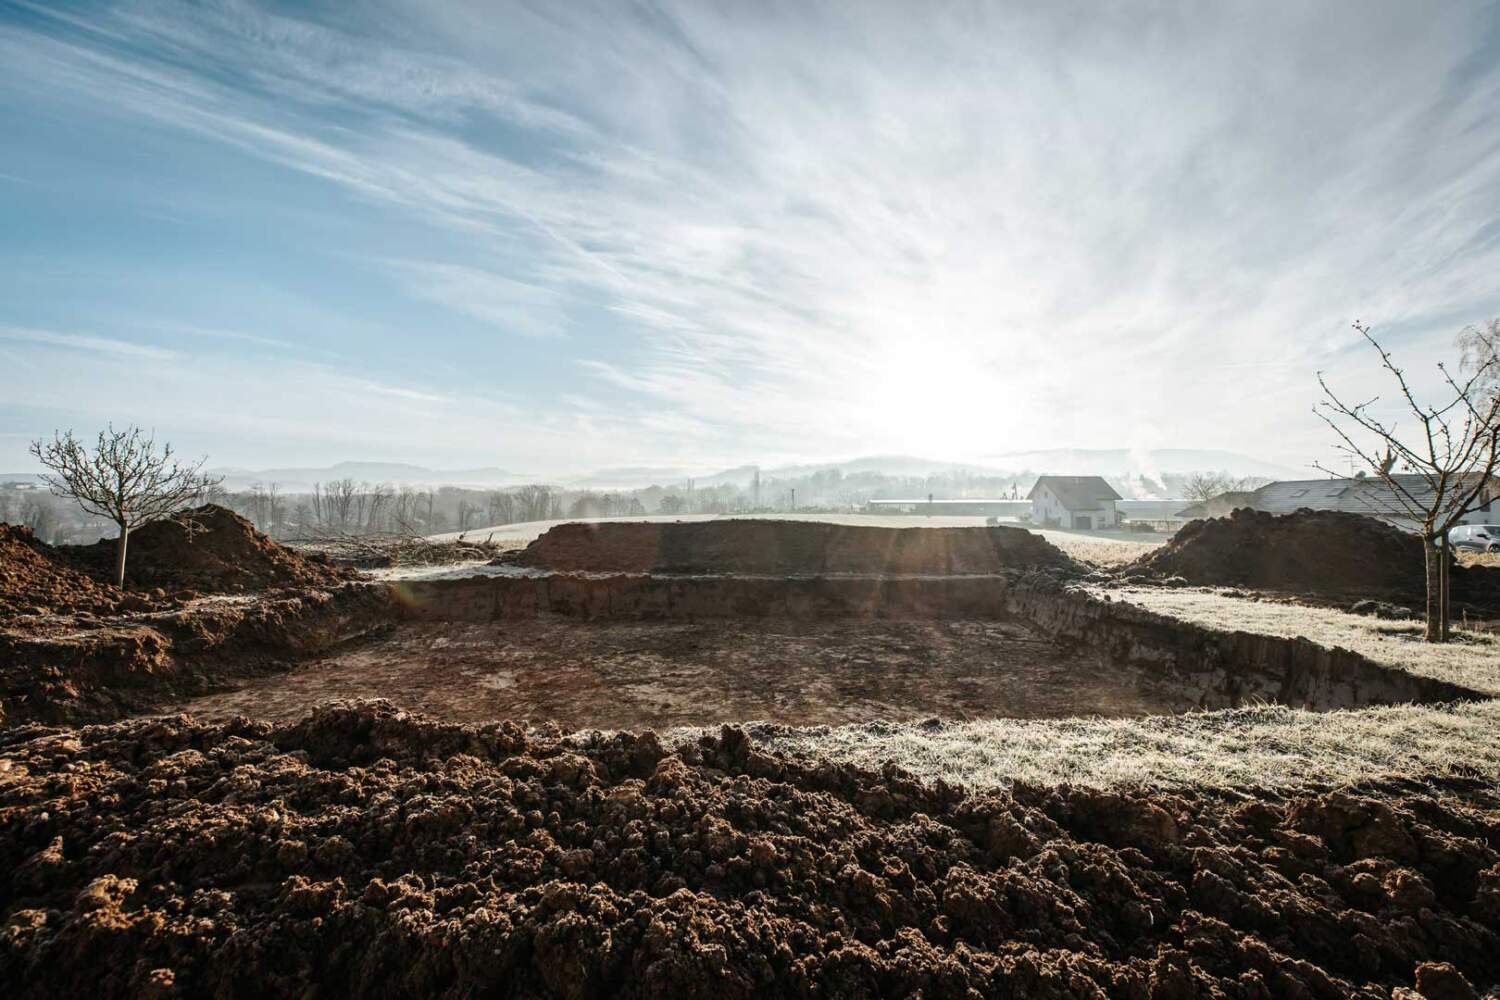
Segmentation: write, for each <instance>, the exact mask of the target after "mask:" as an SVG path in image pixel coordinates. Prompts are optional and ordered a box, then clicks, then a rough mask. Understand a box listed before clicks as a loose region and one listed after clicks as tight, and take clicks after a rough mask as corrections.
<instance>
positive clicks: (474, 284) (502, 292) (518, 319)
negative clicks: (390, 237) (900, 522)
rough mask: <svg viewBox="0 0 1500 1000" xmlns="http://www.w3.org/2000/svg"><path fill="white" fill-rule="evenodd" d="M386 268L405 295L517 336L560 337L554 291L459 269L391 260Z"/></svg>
mask: <svg viewBox="0 0 1500 1000" xmlns="http://www.w3.org/2000/svg"><path fill="white" fill-rule="evenodd" d="M388 266H389V267H390V268H391V269H392V270H393V271H395V272H396V273H397V274H398V275H400V276H401V278H402V279H403V284H404V286H405V287H406V289H407V291H408V292H410V294H412V295H415V296H417V297H418V298H422V299H426V300H428V301H429V302H435V303H437V304H438V305H440V306H443V307H445V308H447V309H451V310H453V311H454V312H458V313H463V314H465V315H467V316H471V317H473V318H474V319H477V320H480V321H482V322H484V323H486V324H488V325H490V326H492V327H495V328H496V329H498V330H501V331H503V332H506V333H514V334H518V335H520V336H523V337H556V336H560V335H562V333H563V322H562V306H563V295H562V293H561V292H560V291H558V290H556V289H552V288H548V287H545V286H542V285H537V284H530V283H527V282H524V281H516V280H514V279H512V278H509V277H506V276H504V275H501V274H496V273H494V272H493V271H486V270H483V269H481V268H477V267H469V266H466V265H462V264H447V263H435V262H431V261H413V260H397V261H390V262H388Z"/></svg>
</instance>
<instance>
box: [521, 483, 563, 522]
mask: <svg viewBox="0 0 1500 1000" xmlns="http://www.w3.org/2000/svg"><path fill="white" fill-rule="evenodd" d="M554 505H557V506H561V497H554V496H553V494H552V488H551V487H550V486H543V485H541V484H540V483H530V484H528V485H526V486H522V487H521V488H520V489H518V490H516V508H517V509H516V515H517V516H518V517H519V518H520V519H521V520H522V521H545V520H547V519H548V518H549V517H561V516H562V512H561V511H560V510H559V511H557V513H553V510H554Z"/></svg>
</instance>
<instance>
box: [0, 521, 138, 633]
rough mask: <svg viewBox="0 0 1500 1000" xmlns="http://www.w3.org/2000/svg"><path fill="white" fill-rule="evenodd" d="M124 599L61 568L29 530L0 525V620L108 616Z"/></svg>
mask: <svg viewBox="0 0 1500 1000" xmlns="http://www.w3.org/2000/svg"><path fill="white" fill-rule="evenodd" d="M124 596H125V595H123V594H121V593H120V591H118V590H116V589H115V588H114V587H111V586H109V585H108V584H101V583H97V582H95V581H94V580H93V579H91V578H90V577H88V576H85V575H84V574H83V573H80V572H78V571H77V570H75V569H73V568H71V567H69V566H66V565H64V564H63V563H62V562H61V561H60V560H59V558H58V554H57V550H55V549H53V548H52V546H50V545H48V544H46V543H45V542H42V541H39V540H38V539H37V537H36V536H35V535H34V534H32V532H31V529H30V528H26V527H22V526H20V525H15V524H0V619H4V618H8V617H10V616H12V615H18V614H28V613H30V614H45V613H50V612H53V611H57V610H67V611H91V612H95V613H107V612H110V611H113V610H114V609H115V607H116V606H118V605H119V603H120V600H121V598H123V597H124Z"/></svg>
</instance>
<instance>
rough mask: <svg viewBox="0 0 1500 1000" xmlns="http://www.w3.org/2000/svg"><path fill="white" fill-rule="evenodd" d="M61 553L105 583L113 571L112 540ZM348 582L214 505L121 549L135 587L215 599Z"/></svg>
mask: <svg viewBox="0 0 1500 1000" xmlns="http://www.w3.org/2000/svg"><path fill="white" fill-rule="evenodd" d="M61 551H63V552H65V553H66V554H67V556H68V558H71V559H74V560H76V561H77V562H78V563H79V564H80V565H81V566H83V567H84V568H86V569H87V570H88V571H89V573H90V574H91V575H94V576H95V577H99V578H103V579H109V578H111V576H112V575H113V573H114V565H115V541H114V539H101V540H100V541H98V542H96V543H95V544H93V545H86V546H70V547H66V548H64V549H62V550H61ZM350 576H351V573H350V572H349V571H348V570H341V569H338V568H335V567H334V566H333V565H332V564H331V563H330V562H329V561H328V560H327V559H325V558H317V557H314V558H309V557H307V556H303V555H301V554H300V553H297V552H295V551H293V550H292V549H289V548H287V547H286V546H284V545H280V544H278V543H276V542H274V541H272V540H271V539H270V538H269V537H267V536H266V535H264V534H262V533H261V532H259V531H257V530H256V529H255V526H254V525H253V524H251V523H250V522H249V521H247V520H245V519H244V518H243V517H240V516H239V515H238V514H236V513H235V512H234V511H232V510H229V509H227V508H225V507H220V506H217V505H215V504H205V505H204V506H202V507H198V508H196V509H194V510H192V511H189V512H187V515H186V516H185V517H183V518H181V519H171V520H165V521H155V522H153V523H151V524H148V525H145V526H144V527H141V528H138V529H136V530H135V531H133V532H131V534H130V542H129V545H128V547H127V550H126V562H125V583H126V585H127V586H129V587H132V588H151V587H163V588H167V589H189V590H196V591H200V592H202V593H213V594H219V593H235V592H242V591H250V590H266V589H270V588H273V587H326V586H331V585H333V584H337V583H340V582H342V581H344V580H346V579H349V578H350Z"/></svg>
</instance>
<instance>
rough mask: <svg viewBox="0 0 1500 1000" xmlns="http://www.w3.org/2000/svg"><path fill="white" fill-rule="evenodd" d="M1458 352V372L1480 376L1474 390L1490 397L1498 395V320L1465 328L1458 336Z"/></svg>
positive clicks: (1499, 340) (1499, 361)
mask: <svg viewBox="0 0 1500 1000" xmlns="http://www.w3.org/2000/svg"><path fill="white" fill-rule="evenodd" d="M1458 351H1459V355H1458V357H1459V362H1458V370H1459V371H1460V372H1462V373H1463V374H1465V375H1475V374H1477V375H1479V376H1480V378H1479V381H1478V383H1476V385H1475V388H1476V389H1477V390H1479V391H1480V392H1482V393H1485V394H1487V395H1490V396H1493V395H1496V394H1500V319H1492V320H1490V321H1489V322H1488V323H1486V324H1485V325H1484V326H1482V327H1479V326H1470V327H1466V328H1465V329H1464V330H1463V332H1462V333H1460V334H1459V335H1458Z"/></svg>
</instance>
